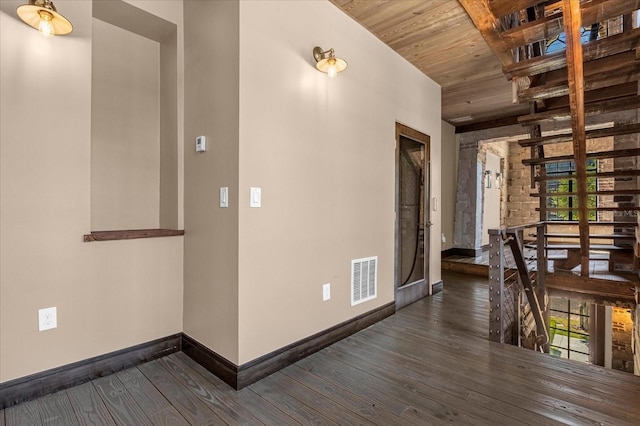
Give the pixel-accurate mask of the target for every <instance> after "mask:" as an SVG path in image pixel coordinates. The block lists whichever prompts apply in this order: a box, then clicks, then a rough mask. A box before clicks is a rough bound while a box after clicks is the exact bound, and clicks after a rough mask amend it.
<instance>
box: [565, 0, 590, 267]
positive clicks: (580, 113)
mask: <svg viewBox="0 0 640 426" xmlns="http://www.w3.org/2000/svg"><path fill="white" fill-rule="evenodd" d="M562 14H563V21H564V33H565V39H566V43H567V51H566V53H567V73H568V80H569V108H570V110H571V130H572V132H573V158H574V162H575V168H576V186H577V191H576V192H577V193H578V206H579V210H578V230H579V232H580V275H582V276H589V223H588V221H589V210H588V203H587V137H586V130H585V114H584V72H583V61H582V43H581V40H580V28H581V26H582V20H581V16H580V1H579V0H563V1H562Z"/></svg>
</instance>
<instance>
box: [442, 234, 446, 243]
mask: <svg viewBox="0 0 640 426" xmlns="http://www.w3.org/2000/svg"><path fill="white" fill-rule="evenodd" d="M446 242H447V236H446V235H444V233H442V244H444V243H446Z"/></svg>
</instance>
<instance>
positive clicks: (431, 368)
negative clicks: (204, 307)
mask: <svg viewBox="0 0 640 426" xmlns="http://www.w3.org/2000/svg"><path fill="white" fill-rule="evenodd" d="M443 279H444V291H443V292H441V293H439V294H437V295H435V296H433V297H431V298H426V299H423V300H421V301H419V302H417V303H414V304H413V305H410V306H408V307H406V308H404V309H402V310H400V311H399V312H398V313H397V314H396V315H393V316H391V317H389V318H387V319H385V320H383V321H382V322H380V323H377V324H375V325H373V326H371V327H369V328H368V329H365V330H363V331H361V332H359V333H357V334H355V335H353V336H351V337H348V338H346V339H344V340H342V341H340V342H338V343H336V344H334V345H333V346H331V347H329V348H326V349H324V350H322V351H320V352H318V353H316V354H314V355H311V356H310V357H308V358H305V359H304V360H302V361H299V362H297V363H296V364H294V365H292V366H290V367H288V368H285V369H283V370H281V371H280V372H278V373H276V374H273V375H271V376H269V377H267V378H266V379H263V380H261V381H259V382H257V383H255V384H253V385H251V386H249V387H247V388H245V389H243V390H241V391H238V392H236V391H234V390H233V389H232V388H230V387H229V386H227V385H226V384H225V383H223V382H222V381H221V380H219V379H217V378H216V377H215V376H212V375H211V374H210V373H209V372H207V371H206V370H204V369H203V368H202V367H200V366H199V365H198V364H196V363H195V362H193V361H192V360H191V359H190V358H189V357H187V356H186V355H184V354H183V353H177V354H173V355H170V356H167V357H165V358H162V359H159V360H156V361H153V362H150V363H147V364H143V365H141V366H139V367H138V368H132V369H129V370H126V371H122V372H120V373H117V374H114V375H111V376H107V377H103V378H100V379H97V380H94V381H92V382H90V383H85V384H83V385H80V386H77V387H74V388H71V389H68V390H65V391H61V392H58V393H55V394H52V395H48V396H46V397H43V398H40V399H37V400H34V401H30V402H27V403H24V404H21V405H17V406H14V407H10V408H7V409H5V410H4V411H0V426H4V425H7V426H9V425H11V426H12V425H65V426H66V425H165V424H167V425H169V424H172V425H174V424H175V425H187V424H191V425H196V424H197V425H200V424H207V425H209V424H210V425H218V424H221V425H223V424H233V425H235V424H246V425H260V424H267V425H289V424H331V425H345V424H358V425H367V424H377V425H430V424H447V423H454V424H460V425H481V424H486V425H516V424H530V425H550V424H579V425H601V424H608V425H625V424H626V425H640V377H636V376H633V375H631V374H628V373H622V372H619V371H612V370H605V369H602V368H600V367H594V366H590V365H587V364H582V363H578V362H575V361H568V360H561V359H558V358H554V357H551V356H549V355H543V354H539V353H535V352H532V351H529V350H525V349H519V348H516V347H512V346H506V345H499V344H495V343H492V342H489V341H488V340H487V329H488V327H487V323H488V320H487V317H488V313H487V312H488V301H487V294H488V288H487V285H488V284H487V281H486V280H485V279H482V278H478V277H473V276H467V275H461V274H456V273H450V272H444V273H443Z"/></svg>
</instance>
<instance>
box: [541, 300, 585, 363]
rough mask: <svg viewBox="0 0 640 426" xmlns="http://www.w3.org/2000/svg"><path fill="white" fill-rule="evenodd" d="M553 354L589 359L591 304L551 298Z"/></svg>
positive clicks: (562, 356)
mask: <svg viewBox="0 0 640 426" xmlns="http://www.w3.org/2000/svg"><path fill="white" fill-rule="evenodd" d="M549 305H550V313H551V315H550V321H549V322H550V327H549V328H550V334H551V336H550V338H551V345H550V347H551V351H550V352H551V354H552V355H556V356H559V357H561V358H568V359H575V360H578V361H584V362H588V361H589V304H587V303H586V302H582V303H579V302H576V301H572V300H569V299H563V298H557V297H552V298H551V300H550V304H549Z"/></svg>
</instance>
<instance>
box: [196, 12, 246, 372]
mask: <svg viewBox="0 0 640 426" xmlns="http://www.w3.org/2000/svg"><path fill="white" fill-rule="evenodd" d="M238 9H239V5H238V3H237V2H235V1H228V2H218V1H211V2H203V1H197V0H194V1H186V2H185V4H184V19H185V46H186V51H185V83H186V84H185V129H186V131H185V135H186V136H185V140H186V141H187V144H186V149H185V151H184V161H185V202H184V209H185V212H184V217H185V260H184V284H185V287H184V306H185V308H184V332H185V333H186V334H188V335H189V336H191V337H193V338H195V339H196V340H198V341H199V342H200V343H202V344H204V345H206V346H207V347H209V348H211V349H212V350H214V351H216V352H217V353H218V354H220V355H222V356H223V357H225V358H227V359H229V360H230V361H232V362H235V363H237V361H238V303H239V302H238V166H239V160H238V155H239V147H238V132H239V127H238V126H239V122H238V109H239V106H238V93H239V92H238V91H239V68H238V67H239V62H238V31H239V30H238V26H239V17H238ZM198 135H204V136H206V137H207V151H206V152H203V153H196V152H195V138H196V137H197V136H198ZM220 187H228V188H229V207H228V208H220V207H219V190H220Z"/></svg>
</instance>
